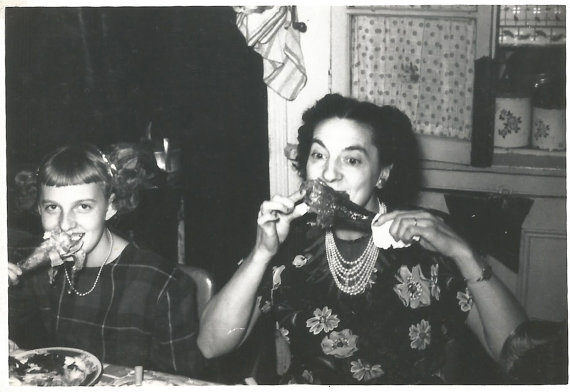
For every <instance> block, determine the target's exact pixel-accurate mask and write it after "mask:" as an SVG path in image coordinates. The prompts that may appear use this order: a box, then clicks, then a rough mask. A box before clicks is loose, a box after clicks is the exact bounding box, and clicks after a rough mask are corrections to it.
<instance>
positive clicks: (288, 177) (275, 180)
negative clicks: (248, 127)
mask: <svg viewBox="0 0 570 392" xmlns="http://www.w3.org/2000/svg"><path fill="white" fill-rule="evenodd" d="M330 13H331V7H328V6H298V7H297V14H298V18H299V21H300V22H304V23H305V24H306V25H307V31H306V32H304V33H301V48H302V50H303V57H304V60H305V69H306V71H307V84H306V86H305V88H304V89H303V90H301V92H300V93H299V95H298V96H297V98H296V99H295V100H294V101H286V100H284V99H283V98H281V97H279V96H278V95H277V94H275V93H274V92H273V91H272V90H270V89H268V117H269V156H270V158H269V159H270V173H269V175H270V186H271V195H274V194H285V195H288V194H290V193H292V192H294V191H295V190H296V189H297V188H298V185H299V180H298V177H297V175H296V173H295V171H294V170H293V169H292V168H291V165H290V163H289V162H288V161H287V159H285V156H284V154H283V149H284V148H285V146H286V145H287V142H290V143H296V142H297V129H298V128H299V125H300V124H301V115H302V114H303V111H304V110H305V109H307V108H308V107H310V106H312V105H313V104H314V103H315V101H316V100H317V99H319V98H321V97H322V96H323V95H325V94H326V93H327V92H329V66H330V42H331V40H330V31H331V29H330Z"/></svg>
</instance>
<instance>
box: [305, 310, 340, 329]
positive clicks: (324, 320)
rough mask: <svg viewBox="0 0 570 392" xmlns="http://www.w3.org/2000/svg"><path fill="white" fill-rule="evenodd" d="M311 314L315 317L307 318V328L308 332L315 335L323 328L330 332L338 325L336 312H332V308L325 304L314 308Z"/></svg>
mask: <svg viewBox="0 0 570 392" xmlns="http://www.w3.org/2000/svg"><path fill="white" fill-rule="evenodd" d="M313 314H314V315H315V317H311V318H310V319H308V320H307V328H309V332H312V333H313V334H315V335H318V334H319V333H321V331H323V330H324V331H325V332H330V331H332V330H333V329H335V328H336V327H337V326H338V323H339V319H338V317H337V316H336V314H332V310H331V309H329V308H327V307H326V306H325V307H324V308H322V309H316V310H315V311H314V312H313Z"/></svg>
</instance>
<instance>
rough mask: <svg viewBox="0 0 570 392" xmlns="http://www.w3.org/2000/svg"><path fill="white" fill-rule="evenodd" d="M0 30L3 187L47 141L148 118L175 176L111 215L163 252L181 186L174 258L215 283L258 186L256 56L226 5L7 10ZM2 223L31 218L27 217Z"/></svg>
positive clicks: (257, 199) (263, 164) (263, 173)
mask: <svg viewBox="0 0 570 392" xmlns="http://www.w3.org/2000/svg"><path fill="white" fill-rule="evenodd" d="M5 37H6V95H7V96H6V120H7V129H6V137H7V151H6V157H7V174H8V177H7V182H8V188H10V187H11V186H12V181H13V176H14V174H15V173H16V172H17V171H18V170H19V169H21V168H24V167H30V168H34V167H35V166H36V165H37V164H38V162H39V160H40V159H41V157H42V156H43V155H45V154H46V153H48V152H49V151H51V150H53V149H54V148H56V147H58V146H60V145H64V144H71V143H77V142H90V143H94V144H96V145H98V146H99V147H102V148H104V147H105V146H107V145H109V144H111V143H115V142H119V141H133V142H136V141H139V140H140V139H141V138H142V137H143V136H144V134H145V129H146V128H147V127H148V125H149V123H151V124H152V136H153V138H162V137H169V138H171V140H172V142H173V143H175V144H176V146H177V147H179V148H180V149H181V155H182V165H181V166H182V167H181V170H180V171H179V173H178V174H179V177H180V181H179V182H178V186H174V187H173V186H170V187H164V188H162V189H160V190H158V191H152V192H149V193H148V194H146V195H145V196H144V197H143V200H142V203H141V206H140V207H139V208H138V210H137V212H135V213H134V214H132V215H131V216H127V217H124V218H123V220H122V221H119V222H118V224H117V226H118V227H120V228H121V229H123V230H125V231H126V232H129V233H131V235H133V236H134V240H136V241H138V242H139V243H141V244H142V245H148V247H151V248H153V249H154V250H156V251H158V252H159V253H162V254H163V255H165V256H166V257H168V258H169V259H171V260H175V258H176V214H177V213H178V208H179V203H178V200H179V199H180V198H181V197H182V198H183V199H184V206H185V231H186V244H187V246H186V263H187V264H191V265H196V266H202V267H204V268H206V269H208V270H209V271H210V272H211V273H212V274H213V275H214V277H215V280H216V284H217V286H218V287H221V285H222V284H223V283H224V282H225V281H226V280H227V279H229V277H230V276H231V274H232V273H233V271H234V270H235V265H236V263H237V261H238V260H239V259H240V258H241V257H243V256H245V253H246V252H247V251H248V250H249V248H250V247H251V245H252V243H253V240H254V235H255V219H256V217H257V211H258V208H259V205H260V203H261V201H262V200H264V199H266V198H267V197H268V195H269V173H268V159H269V158H268V148H267V96H266V86H265V84H264V83H263V80H262V76H263V66H262V60H261V57H260V56H259V55H258V54H257V53H255V52H254V51H253V50H252V49H251V48H249V47H247V45H246V44H245V40H244V38H243V36H242V35H241V33H240V32H239V30H238V29H237V27H236V25H235V13H234V11H233V9H232V8H231V7H136V8H133V7H117V8H109V7H100V8H89V7H81V8H69V7H64V8H44V7H38V8H14V7H8V8H6V35H5ZM10 216H11V214H10V212H9V217H10ZM9 222H10V218H9ZM12 222H17V223H18V224H20V225H21V224H23V225H24V226H26V225H27V226H28V228H30V230H33V228H34V227H35V228H36V229H38V228H39V226H38V225H39V222H38V221H36V220H35V219H34V217H33V216H27V217H26V219H24V220H22V219H20V220H17V219H14V220H12Z"/></svg>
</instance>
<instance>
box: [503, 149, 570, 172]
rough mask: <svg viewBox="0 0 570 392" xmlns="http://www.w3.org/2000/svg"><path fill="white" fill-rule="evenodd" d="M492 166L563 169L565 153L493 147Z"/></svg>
mask: <svg viewBox="0 0 570 392" xmlns="http://www.w3.org/2000/svg"><path fill="white" fill-rule="evenodd" d="M493 164H494V165H497V166H512V167H522V168H533V169H542V168H546V169H564V168H565V167H566V151H546V150H539V149H536V148H499V147H495V150H494V154H493Z"/></svg>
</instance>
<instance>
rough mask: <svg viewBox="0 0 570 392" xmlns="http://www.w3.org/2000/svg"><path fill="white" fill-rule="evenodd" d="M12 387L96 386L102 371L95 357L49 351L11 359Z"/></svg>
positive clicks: (70, 350) (55, 349)
mask: <svg viewBox="0 0 570 392" xmlns="http://www.w3.org/2000/svg"><path fill="white" fill-rule="evenodd" d="M8 365H9V372H10V376H9V378H10V385H11V386H14V385H34V386H88V385H94V384H95V383H96V382H97V381H98V380H99V378H100V377H101V373H102V370H103V367H102V365H101V361H99V359H97V357H95V356H94V355H93V354H91V353H88V352H87V351H83V350H80V349H77V348H70V347H46V348H38V349H35V350H30V351H20V352H15V353H12V354H11V355H10V356H9V357H8Z"/></svg>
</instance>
